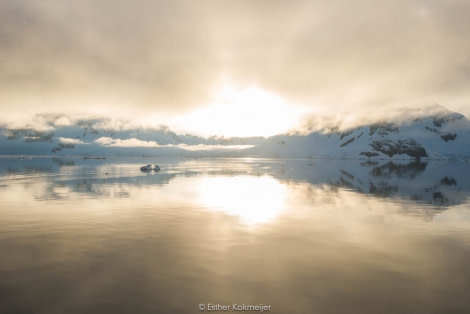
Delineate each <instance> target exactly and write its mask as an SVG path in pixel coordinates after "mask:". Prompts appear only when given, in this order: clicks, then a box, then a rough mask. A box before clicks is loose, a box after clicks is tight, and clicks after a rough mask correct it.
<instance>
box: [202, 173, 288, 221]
mask: <svg viewBox="0 0 470 314" xmlns="http://www.w3.org/2000/svg"><path fill="white" fill-rule="evenodd" d="M198 181H199V182H198V185H197V188H196V191H197V192H196V193H197V196H196V198H197V202H198V203H200V204H202V205H203V206H205V207H207V208H211V209H216V210H221V211H223V212H225V213H227V214H230V215H233V216H237V217H239V218H240V220H241V222H243V223H246V224H249V225H254V224H258V223H266V222H269V221H271V220H273V219H275V218H276V217H277V216H278V215H279V214H280V212H281V211H282V210H283V209H284V208H285V206H286V198H287V193H288V191H287V187H286V186H285V185H283V184H282V183H280V182H279V181H277V180H276V179H274V178H272V177H268V176H262V177H255V176H235V177H204V178H201V179H200V180H198Z"/></svg>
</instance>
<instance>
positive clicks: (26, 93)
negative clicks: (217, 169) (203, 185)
mask: <svg viewBox="0 0 470 314" xmlns="http://www.w3.org/2000/svg"><path fill="white" fill-rule="evenodd" d="M468 16H470V2H469V1H466V0H394V1H377V0H335V1H329V0H318V1H314V0H309V1H296V0H293V1H278V0H234V1H227V0H211V1H209V0H200V1H192V0H188V1H181V0H175V1H145V0H135V1H120V0H80V1H62V0H57V1H55V0H24V1H17V0H2V1H0V110H1V115H0V123H3V124H8V123H11V122H12V121H17V122H18V121H27V120H28V119H32V117H34V116H35V115H37V114H43V113H60V114H65V115H70V116H78V115H105V116H109V117H113V118H116V119H128V120H132V121H135V122H136V123H137V122H138V123H143V124H149V125H152V124H165V125H169V126H170V127H171V128H175V129H180V130H185V131H191V132H194V133H199V134H206V135H210V134H219V135H230V136H234V135H241V136H247V135H263V136H266V135H271V134H274V133H277V132H282V131H285V130H286V129H288V128H292V127H293V126H295V125H298V124H299V123H302V121H303V122H305V119H309V117H315V119H318V117H330V118H331V117H333V118H334V119H337V120H340V121H346V122H349V123H351V124H354V123H359V122H360V121H364V120H371V119H382V118H384V117H386V116H387V115H388V114H390V113H391V112H393V111H394V110H399V108H406V107H408V108H409V107H412V108H420V107H423V106H426V105H429V104H433V103H438V104H441V105H443V106H445V107H447V108H449V109H450V110H454V111H458V112H460V113H463V114H464V115H466V116H467V117H470V104H469V99H470V88H468V87H469V86H470V84H469V83H470V41H469V40H468V36H469V34H470V19H469V18H468Z"/></svg>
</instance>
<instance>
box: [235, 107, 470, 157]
mask: <svg viewBox="0 0 470 314" xmlns="http://www.w3.org/2000/svg"><path fill="white" fill-rule="evenodd" d="M404 116H410V115H408V114H407V113H406V112H404ZM239 155H244V156H251V157H277V158H369V159H370V158H372V159H417V160H420V159H466V158H470V121H468V120H467V119H466V118H465V116H463V115H461V114H459V113H455V112H452V111H449V110H447V109H445V108H443V107H441V106H437V105H436V106H433V107H430V108H429V110H428V113H427V114H424V115H423V114H421V115H420V116H418V117H413V118H406V119H403V120H401V121H400V122H396V121H395V122H394V121H381V122H377V123H374V124H369V125H363V126H359V127H356V128H354V129H349V130H344V131H340V130H339V127H337V126H333V127H330V128H328V129H322V130H319V131H315V132H311V133H309V134H306V135H304V134H283V135H277V136H273V137H270V138H268V139H267V140H266V142H265V143H263V144H261V145H259V146H257V147H253V148H248V149H246V150H244V151H242V152H240V153H239Z"/></svg>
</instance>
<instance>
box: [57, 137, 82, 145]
mask: <svg viewBox="0 0 470 314" xmlns="http://www.w3.org/2000/svg"><path fill="white" fill-rule="evenodd" d="M57 140H58V141H59V143H61V144H74V145H76V144H84V143H83V141H82V140H80V139H77V138H68V137H58V138H57Z"/></svg>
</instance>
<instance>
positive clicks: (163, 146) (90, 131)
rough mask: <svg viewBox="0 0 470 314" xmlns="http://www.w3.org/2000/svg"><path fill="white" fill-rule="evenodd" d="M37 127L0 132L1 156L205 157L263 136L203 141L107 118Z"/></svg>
mask: <svg viewBox="0 0 470 314" xmlns="http://www.w3.org/2000/svg"><path fill="white" fill-rule="evenodd" d="M41 118H42V119H41V122H42V123H41V127H40V128H37V127H36V126H33V127H24V128H7V127H4V128H2V129H0V154H3V155H8V154H11V155H18V154H23V155H94V156H97V155H115V156H116V155H118V156H119V155H121V156H140V155H162V154H163V155H174V154H179V155H181V154H183V155H184V154H191V155H207V153H208V152H209V151H211V152H212V153H219V152H226V151H228V150H233V149H237V150H238V149H241V148H246V147H250V146H253V145H258V144H260V143H262V142H264V141H265V138H263V137H248V138H241V137H232V138H225V137H218V136H213V137H210V138H204V137H201V136H195V135H190V134H185V135H178V134H176V133H175V132H173V131H172V130H170V129H169V128H168V127H166V126H160V127H158V128H145V127H130V128H129V127H125V128H123V127H110V126H109V125H110V123H109V122H110V121H109V120H107V119H82V120H77V121H75V122H74V123H73V124H67V125H65V126H64V125H57V120H59V119H62V118H63V117H60V118H58V117H57V116H50V117H47V116H46V117H41Z"/></svg>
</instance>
